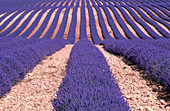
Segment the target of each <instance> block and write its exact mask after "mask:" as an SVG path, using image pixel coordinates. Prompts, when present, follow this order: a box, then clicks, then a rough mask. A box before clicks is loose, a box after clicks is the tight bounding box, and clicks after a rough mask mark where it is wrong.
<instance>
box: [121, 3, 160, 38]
mask: <svg viewBox="0 0 170 111" xmlns="http://www.w3.org/2000/svg"><path fill="white" fill-rule="evenodd" d="M122 6H123V7H124V8H125V9H127V10H128V12H129V13H130V14H131V16H132V17H133V18H134V19H135V21H136V22H138V23H139V24H140V25H142V27H143V28H144V29H145V30H146V31H147V32H148V34H149V35H150V36H151V37H153V38H155V39H160V38H163V37H162V36H160V35H158V34H157V33H156V32H155V31H154V30H152V29H151V28H150V27H149V26H148V25H147V24H146V23H145V21H143V20H142V19H141V18H140V17H139V16H138V15H137V14H136V13H135V12H134V11H133V10H132V9H131V8H130V7H129V6H126V5H122Z"/></svg>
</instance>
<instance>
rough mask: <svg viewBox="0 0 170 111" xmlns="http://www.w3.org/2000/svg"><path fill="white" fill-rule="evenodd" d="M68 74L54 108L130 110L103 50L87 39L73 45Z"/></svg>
mask: <svg viewBox="0 0 170 111" xmlns="http://www.w3.org/2000/svg"><path fill="white" fill-rule="evenodd" d="M66 72H67V74H66V76H65V78H64V79H63V82H62V83H61V85H60V87H59V91H58V92H57V97H56V98H55V99H54V100H53V101H52V104H53V106H54V110H55V111H68V110H69V111H71V110H75V111H91V110H95V111H128V110H129V106H128V104H127V102H126V101H125V100H124V97H123V96H122V92H121V91H120V89H119V86H118V84H117V83H116V80H115V79H114V77H112V73H111V71H110V69H109V65H108V64H107V62H106V59H105V58H104V56H103V54H102V53H101V52H100V51H99V49H97V48H96V47H95V46H94V45H93V44H92V43H90V41H89V40H88V39H81V40H80V41H78V42H77V43H76V44H75V45H74V47H73V48H72V51H71V54H70V58H69V61H68V67H67V69H66Z"/></svg>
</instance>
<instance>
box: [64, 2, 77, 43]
mask: <svg viewBox="0 0 170 111" xmlns="http://www.w3.org/2000/svg"><path fill="white" fill-rule="evenodd" d="M79 2H80V0H77V2H76V6H75V7H74V8H73V14H72V20H71V25H70V29H69V33H68V38H67V40H68V41H69V42H70V43H71V44H74V43H75V38H76V36H75V32H76V24H77V10H78V7H79Z"/></svg>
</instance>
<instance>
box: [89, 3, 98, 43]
mask: <svg viewBox="0 0 170 111" xmlns="http://www.w3.org/2000/svg"><path fill="white" fill-rule="evenodd" d="M86 3H87V8H88V13H89V21H90V32H91V37H92V41H93V43H94V44H99V43H100V42H101V39H100V38H99V35H98V33H97V29H96V24H95V19H94V13H93V10H92V7H91V6H90V2H89V0H86Z"/></svg>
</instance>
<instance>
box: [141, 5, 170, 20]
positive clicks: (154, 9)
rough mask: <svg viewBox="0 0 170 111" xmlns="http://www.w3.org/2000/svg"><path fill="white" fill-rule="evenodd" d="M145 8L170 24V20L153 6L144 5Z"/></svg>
mask: <svg viewBox="0 0 170 111" xmlns="http://www.w3.org/2000/svg"><path fill="white" fill-rule="evenodd" d="M144 6H145V7H147V8H149V9H150V10H152V11H153V12H154V13H156V14H157V15H158V16H159V17H160V18H162V19H163V20H166V21H168V22H170V18H169V17H167V16H165V15H163V14H162V13H161V12H159V11H158V10H157V9H156V8H154V7H153V6H151V5H144Z"/></svg>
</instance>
